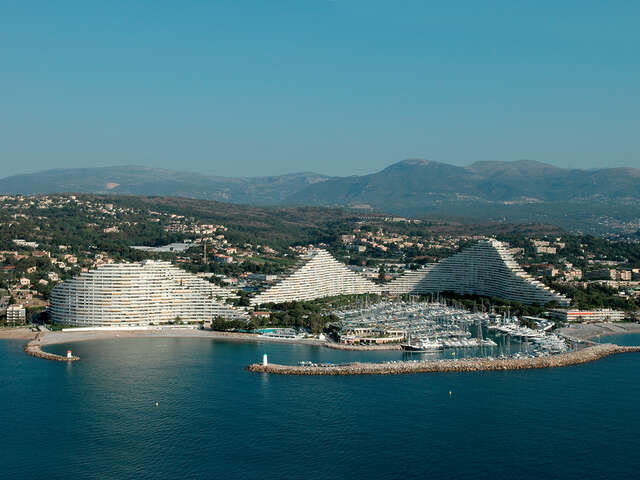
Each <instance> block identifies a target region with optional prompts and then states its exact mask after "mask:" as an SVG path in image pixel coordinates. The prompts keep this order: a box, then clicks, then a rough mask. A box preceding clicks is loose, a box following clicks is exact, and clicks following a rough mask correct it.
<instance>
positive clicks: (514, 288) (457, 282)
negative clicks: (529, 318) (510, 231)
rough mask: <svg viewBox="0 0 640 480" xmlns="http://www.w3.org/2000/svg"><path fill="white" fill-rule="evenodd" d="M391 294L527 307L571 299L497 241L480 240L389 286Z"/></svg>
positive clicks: (567, 302) (408, 273) (562, 302)
mask: <svg viewBox="0 0 640 480" xmlns="http://www.w3.org/2000/svg"><path fill="white" fill-rule="evenodd" d="M385 290H388V291H389V293H394V294H401V293H415V294H420V293H437V292H455V293H458V294H461V295H465V294H469V295H482V296H487V297H497V298H503V299H505V300H510V301H514V302H518V303H523V304H539V305H544V304H546V303H549V302H554V301H555V302H557V303H558V304H560V305H565V306H566V305H568V304H569V299H568V298H567V297H565V296H564V295H561V294H559V293H557V292H555V291H553V290H552V289H550V288H549V287H547V286H546V285H544V284H543V283H541V282H539V281H538V280H536V279H535V278H533V277H532V276H531V275H529V274H528V273H526V272H525V271H524V270H523V269H522V268H521V267H520V265H518V263H517V262H516V261H515V260H514V258H513V256H512V255H511V253H509V249H508V246H507V245H506V244H504V243H502V242H499V241H497V240H493V239H491V240H480V241H479V242H478V243H477V244H476V245H474V246H472V247H469V248H467V249H465V250H463V251H462V252H460V253H457V254H455V255H452V256H451V257H448V258H445V259H443V260H441V261H440V262H439V263H436V264H434V265H429V266H428V267H426V268H424V269H422V270H418V271H412V272H407V273H405V274H404V275H402V276H400V277H398V278H397V279H395V280H394V281H392V282H391V283H389V284H388V285H387V286H386V288H385Z"/></svg>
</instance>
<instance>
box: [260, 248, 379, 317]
mask: <svg viewBox="0 0 640 480" xmlns="http://www.w3.org/2000/svg"><path fill="white" fill-rule="evenodd" d="M302 260H303V263H302V265H300V266H299V267H298V268H296V269H295V270H294V271H293V272H292V273H291V274H289V275H288V276H286V277H285V278H283V279H282V280H280V281H279V282H278V283H276V284H275V285H274V286H273V287H271V288H268V289H267V290H265V291H264V292H261V293H259V294H258V295H256V296H255V297H253V298H252V299H251V305H262V304H264V303H283V302H292V301H298V300H313V299H315V298H322V297H333V296H337V295H357V294H364V293H380V288H379V287H378V285H376V284H375V283H373V282H371V281H369V280H367V279H366V278H364V277H362V276H361V275H359V274H357V273H356V272H353V271H351V270H350V269H349V268H347V266H346V265H344V264H342V263H340V262H338V261H337V260H336V259H335V258H333V257H332V256H331V255H330V254H329V252H327V251H326V250H321V249H316V250H311V251H310V252H309V254H308V255H306V256H305V257H303V259H302Z"/></svg>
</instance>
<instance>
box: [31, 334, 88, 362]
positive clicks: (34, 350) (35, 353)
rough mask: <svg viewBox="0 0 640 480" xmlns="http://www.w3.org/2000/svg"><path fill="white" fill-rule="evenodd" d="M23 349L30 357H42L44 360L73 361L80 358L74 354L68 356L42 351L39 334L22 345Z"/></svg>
mask: <svg viewBox="0 0 640 480" xmlns="http://www.w3.org/2000/svg"><path fill="white" fill-rule="evenodd" d="M24 351H25V353H26V354H27V355H31V356H32V357H37V358H44V359H45V360H53V361H56V362H75V361H77V360H80V357H77V356H75V355H74V356H72V357H70V358H69V357H66V356H63V355H57V354H55V353H49V352H44V351H43V350H42V343H41V338H40V334H38V335H37V336H36V338H35V339H34V340H31V341H30V342H29V343H27V344H26V345H25V346H24Z"/></svg>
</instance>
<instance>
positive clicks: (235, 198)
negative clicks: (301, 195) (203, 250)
mask: <svg viewBox="0 0 640 480" xmlns="http://www.w3.org/2000/svg"><path fill="white" fill-rule="evenodd" d="M327 178H329V177H327V176H325V175H320V174H317V173H292V174H287V175H279V176H271V177H245V178H231V177H218V176H211V175H202V174H198V173H191V172H180V171H174V170H166V169H161V168H152V167H144V166H138V165H125V166H115V167H99V168H68V169H54V170H46V171H43V172H37V173H31V174H23V175H14V176H11V177H6V178H3V179H0V193H5V194H24V195H31V194H38V193H62V192H74V193H111V194H122V195H161V196H172V197H186V198H200V199H206V200H218V201H226V202H233V203H246V204H256V205H280V204H283V203H285V200H286V198H287V197H288V196H289V195H291V194H292V193H294V192H297V191H299V190H301V189H302V188H304V187H305V186H307V185H311V184H313V183H315V182H321V181H324V180H326V179H327Z"/></svg>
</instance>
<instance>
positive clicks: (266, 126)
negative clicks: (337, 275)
mask: <svg viewBox="0 0 640 480" xmlns="http://www.w3.org/2000/svg"><path fill="white" fill-rule="evenodd" d="M638 18H640V2H634V1H599V2H594V1H589V0H582V1H575V2H574V1H569V0H567V1H563V2H553V1H526V0H525V1H518V2H514V1H512V0H510V1H487V2H478V1H475V0H474V1H463V0H459V1H443V2H438V1H428V2H425V1H415V2H414V1H409V0H407V1H404V0H399V1H376V0H366V1H355V0H334V1H329V0H291V1H278V0H269V1H265V0H259V1H250V0H242V1H228V2H227V1H213V0H212V1H189V0H181V1H179V2H176V1H161V0H154V1H148V2H142V1H132V0H129V1H121V2H120V1H108V2H87V1H86V0H83V1H77V2H75V1H71V0H66V1H62V2H51V1H42V2H39V1H28V2H27V1H23V0H17V1H6V0H0V167H1V168H0V176H2V177H4V176H8V175H12V174H18V173H28V172H34V171H39V170H44V169H50V168H70V167H95V166H109V165H130V164H131V165H132V164H135V165H148V166H154V167H159V168H172V169H177V170H187V171H195V172H202V173H206V174H214V175H226V176H256V175H277V174H284V173H291V172H303V171H314V172H318V173H323V174H328V175H360V174H366V173H372V172H375V171H378V170H381V169H382V168H385V167H386V166H388V165H390V164H392V163H394V162H397V161H400V160H403V159H406V158H424V159H430V160H435V161H440V162H446V163H452V164H455V165H468V164H471V163H473V162H475V161H481V160H499V161H511V160H519V159H530V160H538V161H542V162H548V163H552V164H554V165H557V166H561V167H570V168H605V167H613V166H632V167H639V168H640V155H639V152H640V134H639V133H638V132H640V116H639V113H638V112H640V61H639V60H638V53H637V49H638V46H639V45H640V29H639V28H637V22H638Z"/></svg>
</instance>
